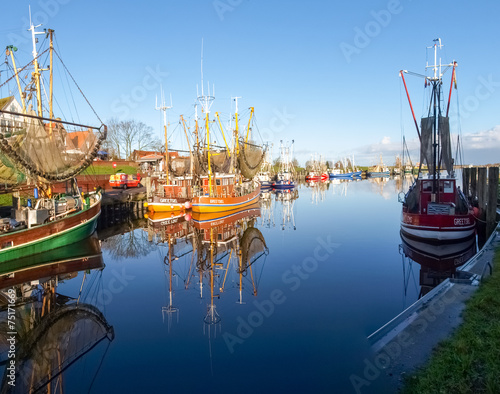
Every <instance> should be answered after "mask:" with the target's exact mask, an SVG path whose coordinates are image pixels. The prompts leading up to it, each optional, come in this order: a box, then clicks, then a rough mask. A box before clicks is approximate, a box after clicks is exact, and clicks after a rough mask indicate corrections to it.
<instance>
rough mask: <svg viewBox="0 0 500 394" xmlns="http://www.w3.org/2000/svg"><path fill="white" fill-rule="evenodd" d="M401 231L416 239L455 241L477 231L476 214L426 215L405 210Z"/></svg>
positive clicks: (402, 216)
mask: <svg viewBox="0 0 500 394" xmlns="http://www.w3.org/2000/svg"><path fill="white" fill-rule="evenodd" d="M401 231H402V232H403V234H405V235H407V236H409V237H413V238H416V239H422V240H428V241H438V242H446V241H450V242H454V241H457V240H461V239H466V238H468V237H471V236H472V235H473V234H474V233H475V231H476V223H475V219H474V216H473V215H471V214H467V215H426V214H418V213H415V214H414V213H408V212H403V213H402V215H401Z"/></svg>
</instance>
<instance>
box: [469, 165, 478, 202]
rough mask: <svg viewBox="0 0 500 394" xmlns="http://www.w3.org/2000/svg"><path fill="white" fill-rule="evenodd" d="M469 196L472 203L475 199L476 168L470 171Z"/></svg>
mask: <svg viewBox="0 0 500 394" xmlns="http://www.w3.org/2000/svg"><path fill="white" fill-rule="evenodd" d="M470 195H471V197H472V201H474V200H475V199H476V197H477V168H476V167H473V168H471V169H470Z"/></svg>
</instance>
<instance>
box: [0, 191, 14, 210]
mask: <svg viewBox="0 0 500 394" xmlns="http://www.w3.org/2000/svg"><path fill="white" fill-rule="evenodd" d="M11 205H12V193H5V194H0V207H10V206H11Z"/></svg>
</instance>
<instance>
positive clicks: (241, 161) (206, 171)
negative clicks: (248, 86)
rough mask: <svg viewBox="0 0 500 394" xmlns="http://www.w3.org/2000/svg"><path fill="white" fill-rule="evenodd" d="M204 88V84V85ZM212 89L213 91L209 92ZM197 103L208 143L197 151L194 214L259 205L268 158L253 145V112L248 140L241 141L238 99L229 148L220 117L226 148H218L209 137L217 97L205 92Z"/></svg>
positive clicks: (248, 128) (259, 147)
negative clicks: (262, 173)
mask: <svg viewBox="0 0 500 394" xmlns="http://www.w3.org/2000/svg"><path fill="white" fill-rule="evenodd" d="M202 86H203V83H202ZM209 89H210V88H209ZM198 100H199V102H200V103H201V105H202V107H203V112H204V113H205V131H206V141H205V144H204V145H203V146H198V147H197V149H196V155H195V156H196V158H197V168H198V174H197V175H198V177H199V185H196V186H194V187H193V198H192V200H191V205H192V210H193V212H197V213H214V212H225V211H231V210H236V209H241V208H244V207H247V206H249V205H251V204H253V203H255V202H258V201H259V196H260V183H259V182H258V181H257V180H254V179H253V178H254V177H255V175H257V173H258V171H259V169H260V167H261V165H262V161H263V159H264V156H265V149H263V148H262V147H261V146H258V145H256V144H254V143H252V142H250V131H251V129H252V127H251V121H252V118H253V113H254V108H253V107H251V108H250V116H249V120H248V126H247V132H246V137H245V138H242V137H240V133H239V123H238V121H239V120H238V98H235V99H234V100H235V102H236V110H235V117H234V118H235V128H234V130H233V142H234V144H233V145H232V146H231V147H229V146H228V144H227V139H226V137H225V135H224V129H223V127H222V123H221V121H220V117H219V116H218V113H216V117H217V118H218V120H219V126H220V131H221V133H222V136H223V138H224V142H225V147H221V146H215V145H214V144H213V143H212V142H211V137H210V127H209V124H210V121H209V113H210V107H211V103H212V101H213V100H214V97H213V96H211V95H210V90H208V95H205V94H204V92H203V89H202V94H201V96H198ZM200 174H203V175H200Z"/></svg>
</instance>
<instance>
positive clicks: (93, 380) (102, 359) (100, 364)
mask: <svg viewBox="0 0 500 394" xmlns="http://www.w3.org/2000/svg"><path fill="white" fill-rule="evenodd" d="M110 346H111V341H108V346H106V350H105V351H104V354H103V356H102V358H101V362H100V363H99V367H97V371H96V373H95V375H94V378H93V379H92V382H91V383H90V387H89V391H88V392H89V393H90V392H91V391H92V386H93V385H94V382H95V380H96V378H97V375H98V374H99V371H100V370H101V367H102V364H103V362H104V359H105V358H106V354H107V353H108V350H109V347H110Z"/></svg>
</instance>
